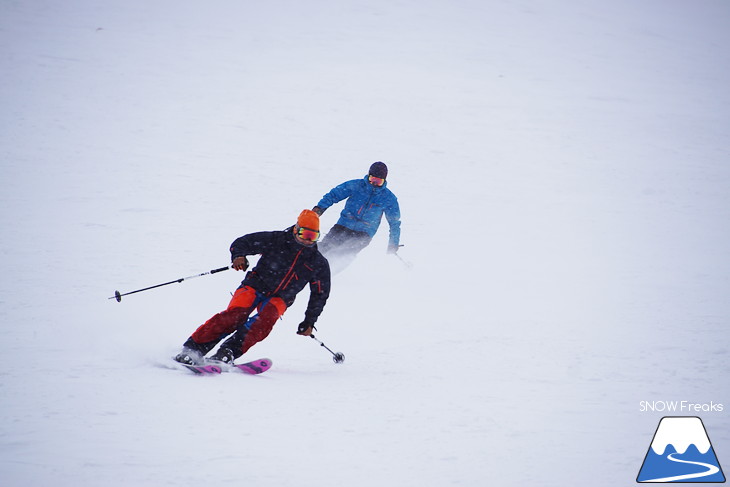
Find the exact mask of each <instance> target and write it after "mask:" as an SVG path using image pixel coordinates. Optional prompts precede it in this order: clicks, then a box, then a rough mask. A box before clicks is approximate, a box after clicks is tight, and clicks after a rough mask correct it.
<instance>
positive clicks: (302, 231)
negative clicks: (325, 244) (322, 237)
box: [297, 227, 319, 243]
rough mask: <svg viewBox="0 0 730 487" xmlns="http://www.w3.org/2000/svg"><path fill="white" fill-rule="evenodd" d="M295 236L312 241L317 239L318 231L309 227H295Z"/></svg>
mask: <svg viewBox="0 0 730 487" xmlns="http://www.w3.org/2000/svg"><path fill="white" fill-rule="evenodd" d="M297 237H299V238H300V239H302V240H306V241H307V242H312V243H314V242H316V241H317V240H319V231H318V230H312V229H311V228H306V227H299V228H298V229H297Z"/></svg>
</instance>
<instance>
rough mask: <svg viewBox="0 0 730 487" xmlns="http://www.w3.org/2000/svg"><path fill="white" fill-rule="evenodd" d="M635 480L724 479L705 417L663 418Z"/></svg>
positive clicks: (659, 481) (720, 481) (640, 481)
mask: <svg viewBox="0 0 730 487" xmlns="http://www.w3.org/2000/svg"><path fill="white" fill-rule="evenodd" d="M636 481H637V482H639V483H643V482H654V483H665V482H666V483H668V482H703V483H705V482H707V483H710V482H711V483H722V482H725V475H724V474H723V472H722V468H721V467H720V462H718V461H717V456H716V455H715V450H714V448H712V444H711V443H710V437H709V436H707V430H705V425H704V424H703V423H702V420H701V419H700V418H698V417H696V416H665V417H664V418H662V419H661V421H659V426H658V427H657V430H656V433H654V438H653V439H652V441H651V445H650V446H649V451H647V452H646V457H645V458H644V463H643V464H642V465H641V470H640V471H639V475H638V476H637V477H636Z"/></svg>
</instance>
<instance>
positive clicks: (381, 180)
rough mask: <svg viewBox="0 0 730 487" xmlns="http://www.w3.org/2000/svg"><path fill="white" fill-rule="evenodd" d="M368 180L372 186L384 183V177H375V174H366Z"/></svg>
mask: <svg viewBox="0 0 730 487" xmlns="http://www.w3.org/2000/svg"><path fill="white" fill-rule="evenodd" d="M368 182H369V183H370V184H372V185H373V186H382V185H383V184H385V178H376V177H375V176H368Z"/></svg>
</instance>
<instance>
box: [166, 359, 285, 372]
mask: <svg viewBox="0 0 730 487" xmlns="http://www.w3.org/2000/svg"><path fill="white" fill-rule="evenodd" d="M178 365H180V366H182V367H185V368H186V369H188V370H189V371H190V372H192V373H194V374H198V375H211V374H220V373H221V372H224V371H225V372H228V371H229V370H231V371H232V370H236V369H238V370H240V371H241V372H243V373H244V374H250V375H258V374H261V373H263V372H266V371H267V370H269V369H270V368H271V360H269V359H267V358H261V359H258V360H252V361H251V362H246V363H243V364H232V365H223V366H221V365H213V364H207V365H189V364H180V363H179V364H178Z"/></svg>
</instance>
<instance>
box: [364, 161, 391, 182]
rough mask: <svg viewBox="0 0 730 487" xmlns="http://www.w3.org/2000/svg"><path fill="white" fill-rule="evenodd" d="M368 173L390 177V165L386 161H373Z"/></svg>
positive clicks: (383, 177)
mask: <svg viewBox="0 0 730 487" xmlns="http://www.w3.org/2000/svg"><path fill="white" fill-rule="evenodd" d="M368 174H369V175H371V176H375V177H376V178H380V179H385V178H387V177H388V166H386V165H385V163H384V162H380V161H378V162H373V164H372V166H370V171H369V172H368Z"/></svg>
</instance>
